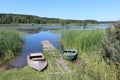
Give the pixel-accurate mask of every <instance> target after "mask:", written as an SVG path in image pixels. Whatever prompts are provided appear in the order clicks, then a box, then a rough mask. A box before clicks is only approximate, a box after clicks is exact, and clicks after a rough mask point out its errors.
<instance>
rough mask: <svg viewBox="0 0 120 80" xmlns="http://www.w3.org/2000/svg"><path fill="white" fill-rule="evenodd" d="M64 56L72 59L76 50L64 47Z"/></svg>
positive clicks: (75, 54)
mask: <svg viewBox="0 0 120 80" xmlns="http://www.w3.org/2000/svg"><path fill="white" fill-rule="evenodd" d="M63 53H64V58H66V59H67V60H74V59H76V57H77V51H76V50H71V49H66V50H64V52H63Z"/></svg>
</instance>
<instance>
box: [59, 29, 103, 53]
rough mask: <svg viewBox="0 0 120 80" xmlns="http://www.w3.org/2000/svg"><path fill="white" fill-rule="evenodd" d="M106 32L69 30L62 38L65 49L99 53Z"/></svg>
mask: <svg viewBox="0 0 120 80" xmlns="http://www.w3.org/2000/svg"><path fill="white" fill-rule="evenodd" d="M103 36H104V30H68V31H64V32H63V33H62V36H61V43H62V44H63V46H64V48H75V49H77V50H78V51H79V53H82V52H91V51H97V50H99V49H100V47H101V40H102V38H103Z"/></svg>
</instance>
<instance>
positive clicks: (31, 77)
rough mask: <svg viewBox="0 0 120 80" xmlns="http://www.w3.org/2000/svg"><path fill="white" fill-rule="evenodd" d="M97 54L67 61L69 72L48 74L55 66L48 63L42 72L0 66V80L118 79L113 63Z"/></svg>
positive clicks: (27, 68) (25, 68) (27, 67)
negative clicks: (107, 61) (74, 60)
mask: <svg viewBox="0 0 120 80" xmlns="http://www.w3.org/2000/svg"><path fill="white" fill-rule="evenodd" d="M98 54H99V53H98ZM98 54H94V55H82V56H81V58H82V60H83V61H81V60H79V62H78V63H70V62H69V64H70V65H69V66H71V67H72V68H71V72H70V73H62V72H61V73H60V74H50V73H53V72H54V71H56V68H57V67H56V66H55V67H54V68H53V71H52V70H50V68H49V67H50V65H48V67H47V69H46V70H44V71H42V72H40V71H36V70H34V69H32V68H30V67H29V66H26V67H24V68H22V69H20V70H17V69H13V70H4V69H2V68H0V80H119V79H118V78H117V75H119V74H118V72H117V69H116V68H115V66H114V65H113V64H111V65H108V64H107V63H106V62H105V61H104V59H103V58H102V56H101V55H98ZM51 60H52V58H51ZM51 64H53V65H55V62H54V61H53V62H52V63H51ZM53 65H52V66H53Z"/></svg>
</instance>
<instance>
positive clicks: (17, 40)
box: [0, 30, 23, 59]
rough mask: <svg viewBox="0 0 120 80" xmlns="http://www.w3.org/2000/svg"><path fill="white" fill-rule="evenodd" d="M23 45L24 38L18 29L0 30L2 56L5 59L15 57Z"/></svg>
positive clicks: (0, 52)
mask: <svg viewBox="0 0 120 80" xmlns="http://www.w3.org/2000/svg"><path fill="white" fill-rule="evenodd" d="M22 45H23V41H22V38H21V37H20V34H19V33H18V32H17V31H12V30H0V56H1V57H4V59H10V58H12V57H14V56H15V55H17V54H16V52H18V51H19V50H20V49H21V48H22Z"/></svg>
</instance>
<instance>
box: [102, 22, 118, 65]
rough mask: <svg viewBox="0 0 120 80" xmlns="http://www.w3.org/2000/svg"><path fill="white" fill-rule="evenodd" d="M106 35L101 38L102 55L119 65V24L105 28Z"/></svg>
mask: <svg viewBox="0 0 120 80" xmlns="http://www.w3.org/2000/svg"><path fill="white" fill-rule="evenodd" d="M106 32H107V33H106V36H105V38H104V39H103V42H102V43H103V45H102V47H103V57H104V58H105V59H106V60H107V61H108V62H110V61H112V62H113V63H114V64H116V65H120V24H118V25H116V26H115V27H113V28H108V29H107V30H106Z"/></svg>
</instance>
